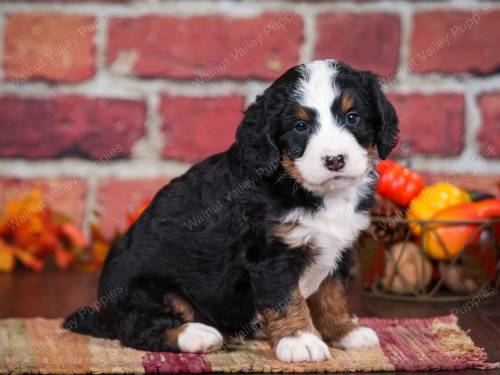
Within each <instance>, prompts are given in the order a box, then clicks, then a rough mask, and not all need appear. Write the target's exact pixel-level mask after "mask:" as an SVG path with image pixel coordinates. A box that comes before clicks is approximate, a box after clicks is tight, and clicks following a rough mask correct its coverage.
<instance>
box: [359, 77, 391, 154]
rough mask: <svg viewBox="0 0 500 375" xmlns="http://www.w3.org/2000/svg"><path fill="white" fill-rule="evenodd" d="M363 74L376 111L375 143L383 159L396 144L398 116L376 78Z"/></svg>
mask: <svg viewBox="0 0 500 375" xmlns="http://www.w3.org/2000/svg"><path fill="white" fill-rule="evenodd" d="M363 74H364V76H365V79H366V80H367V82H368V89H369V92H370V95H371V100H372V102H373V104H374V106H375V108H376V111H377V121H378V124H377V129H376V135H375V143H376V145H377V150H378V154H379V156H380V158H381V159H385V158H386V157H387V156H389V154H390V153H391V151H392V149H393V148H394V147H396V145H397V144H398V140H399V137H398V134H399V128H398V116H397V114H396V111H395V110H394V107H393V106H392V104H391V103H389V101H388V100H387V97H386V96H385V94H384V92H383V91H382V88H381V87H380V84H379V81H378V79H377V77H376V76H375V75H374V74H373V73H371V72H363Z"/></svg>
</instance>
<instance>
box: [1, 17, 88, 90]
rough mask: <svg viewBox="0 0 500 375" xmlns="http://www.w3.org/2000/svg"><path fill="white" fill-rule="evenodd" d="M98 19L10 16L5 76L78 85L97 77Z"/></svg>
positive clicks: (18, 79) (7, 28)
mask: <svg viewBox="0 0 500 375" xmlns="http://www.w3.org/2000/svg"><path fill="white" fill-rule="evenodd" d="M94 32H95V19H94V18H93V17H88V16H78V15H62V14H55V13H42V14H17V13H14V14H10V15H9V16H8V17H7V22H6V26H5V57H4V59H5V62H4V69H5V77H6V79H11V80H13V81H15V82H18V81H29V80H36V79H45V80H50V81H66V82H78V81H83V80H85V79H88V78H90V77H92V76H93V75H94V72H95V64H94V58H95V53H94V44H93V41H92V40H93V38H94Z"/></svg>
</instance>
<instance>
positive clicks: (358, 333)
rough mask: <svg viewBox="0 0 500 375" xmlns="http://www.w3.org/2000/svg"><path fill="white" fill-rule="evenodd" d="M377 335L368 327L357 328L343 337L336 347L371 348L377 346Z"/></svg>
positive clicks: (378, 343)
mask: <svg viewBox="0 0 500 375" xmlns="http://www.w3.org/2000/svg"><path fill="white" fill-rule="evenodd" d="M379 345H380V342H379V341H378V336H377V333H376V332H375V331H374V330H373V329H371V328H368V327H358V328H356V329H354V330H352V331H351V332H349V333H348V334H347V335H345V336H344V337H343V338H342V339H341V340H340V341H339V342H338V343H337V345H336V346H339V347H341V348H344V349H355V348H371V347H375V346H379Z"/></svg>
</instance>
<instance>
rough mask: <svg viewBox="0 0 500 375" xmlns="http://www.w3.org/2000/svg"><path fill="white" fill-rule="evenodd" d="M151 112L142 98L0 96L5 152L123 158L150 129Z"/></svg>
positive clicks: (0, 152) (1, 152)
mask: <svg viewBox="0 0 500 375" xmlns="http://www.w3.org/2000/svg"><path fill="white" fill-rule="evenodd" d="M145 116H146V105H145V103H144V102H139V101H131V100H121V99H107V98H87V97H82V96H61V97H57V98H50V99H32V98H31V99H30V98H21V97H12V96H7V97H0V133H1V134H2V137H1V138H0V157H24V158H30V159H39V158H55V157H61V156H84V157H88V158H93V159H101V158H104V159H116V158H123V157H126V156H129V155H130V153H131V147H132V145H133V143H134V142H135V141H137V140H138V139H140V138H141V137H142V136H143V135H144V121H145Z"/></svg>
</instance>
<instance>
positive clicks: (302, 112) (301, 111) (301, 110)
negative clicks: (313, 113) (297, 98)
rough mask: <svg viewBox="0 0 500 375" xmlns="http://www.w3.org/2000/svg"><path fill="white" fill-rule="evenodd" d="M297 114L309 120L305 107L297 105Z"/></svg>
mask: <svg viewBox="0 0 500 375" xmlns="http://www.w3.org/2000/svg"><path fill="white" fill-rule="evenodd" d="M297 116H299V118H300V119H301V120H304V121H309V115H308V113H307V111H306V110H305V109H304V108H303V107H297Z"/></svg>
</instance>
